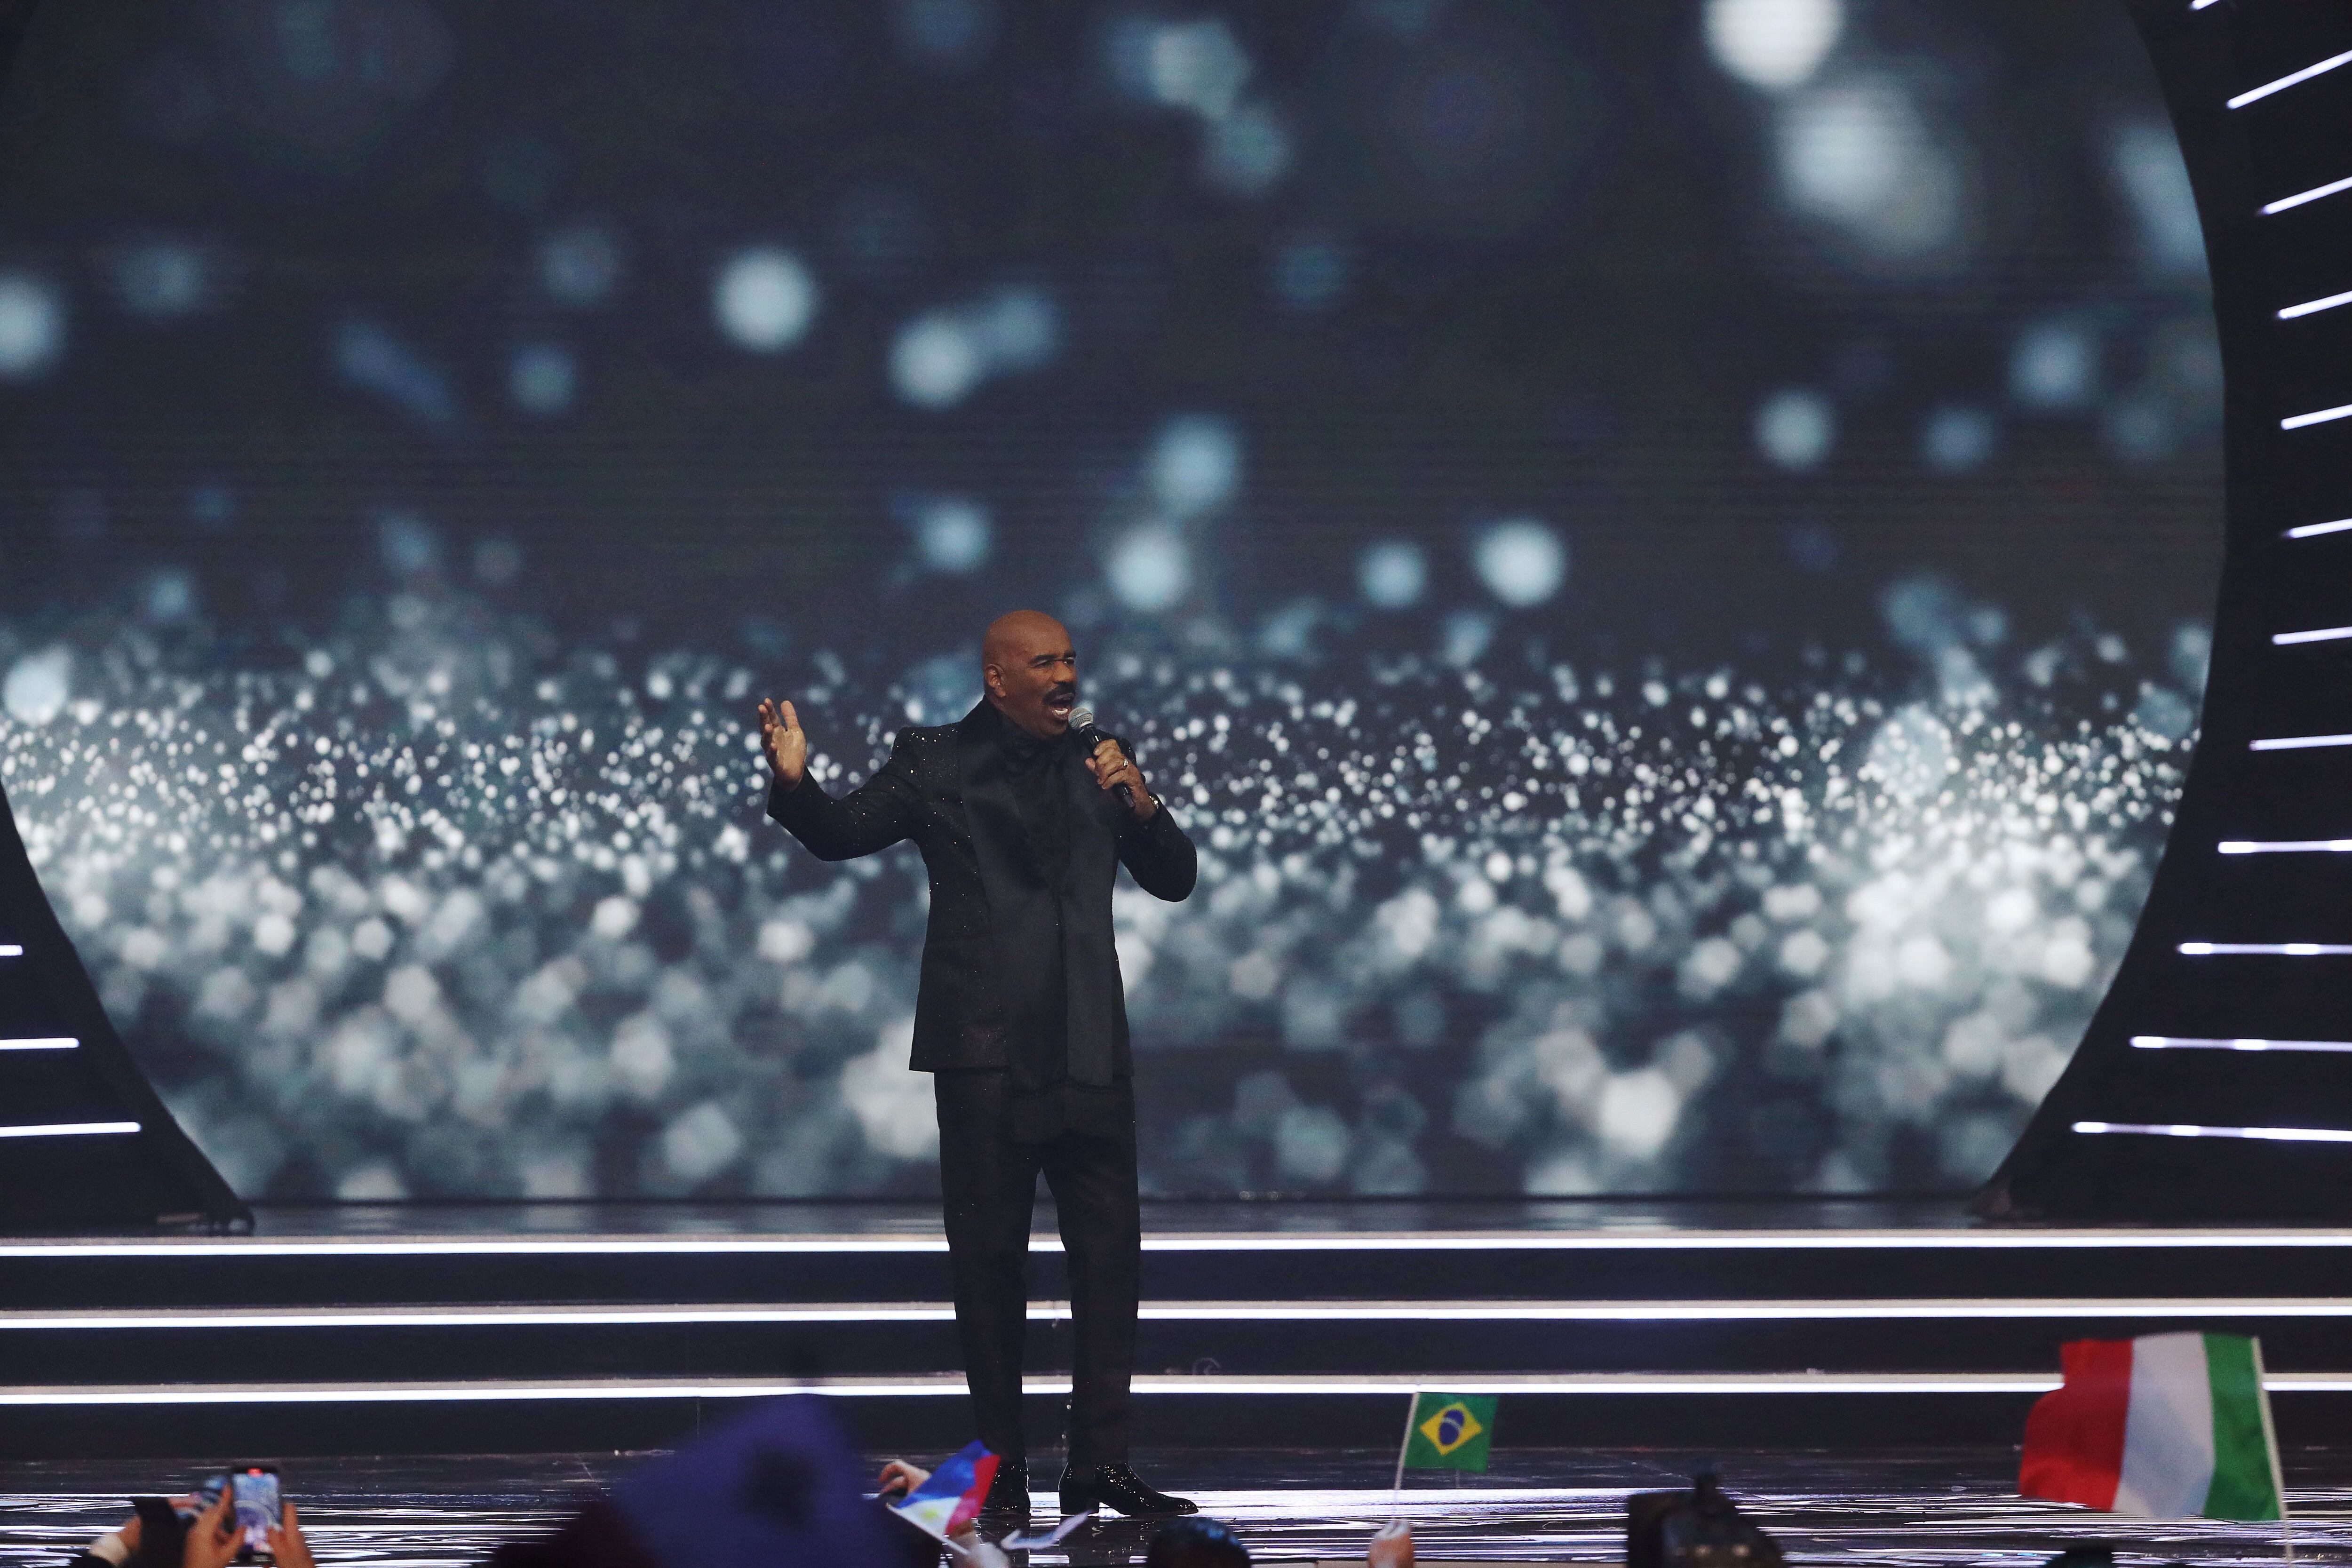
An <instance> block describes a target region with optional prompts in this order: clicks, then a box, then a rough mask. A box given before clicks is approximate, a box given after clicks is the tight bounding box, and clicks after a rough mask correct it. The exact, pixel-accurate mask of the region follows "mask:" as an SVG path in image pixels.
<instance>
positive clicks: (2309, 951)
mask: <svg viewBox="0 0 2352 1568" xmlns="http://www.w3.org/2000/svg"><path fill="white" fill-rule="evenodd" d="M2180 953H2181V956H2182V957H2184V958H2215V957H2221V958H2242V957H2249V956H2251V957H2256V958H2342V957H2344V956H2346V955H2347V954H2352V947H2347V946H2346V945H2344V944H2343V943H2341V942H2182V943H2181V944H2180Z"/></svg>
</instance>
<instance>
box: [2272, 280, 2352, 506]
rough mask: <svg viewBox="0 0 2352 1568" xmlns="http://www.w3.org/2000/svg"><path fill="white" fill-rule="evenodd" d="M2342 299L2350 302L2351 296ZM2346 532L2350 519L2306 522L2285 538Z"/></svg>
mask: <svg viewBox="0 0 2352 1568" xmlns="http://www.w3.org/2000/svg"><path fill="white" fill-rule="evenodd" d="M2344 298H2346V299H2347V300H2352V294H2347V295H2345V296H2344ZM2347 530H2352V517H2347V518H2339V519H2337V520H2336V521H2334V522H2306V523H2305V524H2304V525H2303V526H2302V527H2300V528H2290V529H2288V530H2287V531H2286V536H2287V537H2288V538H2289V539H2316V538H2318V537H2319V536H2320V535H2321V534H2323V533H2342V532H2344V531H2347Z"/></svg>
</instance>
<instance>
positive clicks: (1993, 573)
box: [0, 0, 2220, 1198]
mask: <svg viewBox="0 0 2352 1568" xmlns="http://www.w3.org/2000/svg"><path fill="white" fill-rule="evenodd" d="M0 121H5V124H0V509H5V510H0V516H5V532H0V678H5V690H0V698H5V702H0V707H4V708H5V717H0V778H4V779H5V784H6V788H7V793H8V796H9V798H10V799H11V800H12V801H13V802H14V804H15V806H16V811H17V812H18V813H19V814H20V817H21V823H22V827H23V832H24V836H25V838H26V842H27V844H28V845H29V846H30V847H31V849H32V853H33V855H34V857H35V858H36V860H37V865H38V867H39V868H40V871H41V874H42V876H43V878H44V879H45V882H46V885H47V888H48V889H49V891H50V894H51V896H52V898H53V899H54V900H55V902H56V903H57V905H58V909H59V910H60V911H61V913H62V914H63V916H64V918H65V920H66V922H67V924H68V929H69V930H70V931H72V932H73V933H74V935H75V937H76V938H77V940H78V941H79V942H80V943H81V945H82V948H83V951H84V952H85V953H86V954H87V956H88V958H89V963H90V966H91V968H92V970H93V972H94V973H96V974H97V975H98V977H99V978H100V984H101V986H102V989H103V991H104V994H105V998H106V1001H107V1005H108V1006H109V1007H110V1010H111V1012H112V1014H113V1016H115V1018H116V1019H117V1020H118V1021H119V1023H120V1025H121V1028H122V1030H123V1032H124V1034H125V1035H126V1036H127V1037H129V1038H130V1039H131V1041H132V1042H133V1044H134V1047H135V1049H136V1050H137V1052H138V1054H139V1056H140V1058H141V1059H142V1062H143V1063H144V1065H145V1066H146V1068H148V1070H149V1071H150V1072H151V1073H152V1076H153V1077H154V1079H156V1081H157V1083H158V1084H159V1085H160V1086H161V1087H162V1089H163V1092H164V1093H165V1095H166V1097H167V1099H168V1100H170V1102H171V1104H172V1105H173V1107H174V1109H175V1110H177V1111H178V1112H179V1113H180V1115H181V1116H182V1117H183V1118H184V1120H185V1121H186V1124H187V1125H188V1127H189V1128H190V1130H191V1131H193V1132H194V1135H195V1137H196V1138H197V1139H198V1140H199V1141H200V1142H201V1143H202V1144H203V1146H204V1147H205V1149H206V1150H207V1151H208V1152H210V1153H211V1154H212V1156H213V1157H214V1158H215V1160H216V1161H218V1162H219V1163H220V1165H221V1167H222V1169H223V1170H224V1171H225V1172H226V1173H228V1174H229V1176H230V1178H231V1180H232V1181H233V1182H234V1183H235V1184H236V1186H237V1188H238V1189H239V1191H240V1192H242V1193H244V1194H246V1195H247V1196H249V1197H257V1198H258V1197H268V1196H275V1197H296V1196H306V1195H338V1194H340V1195H341V1196H343V1197H347V1198H393V1197H400V1196H404V1195H410V1196H427V1195H450V1194H459V1195H499V1194H528V1195H531V1196H542V1197H549V1196H567V1195H579V1194H604V1195H629V1194H702V1195H707V1196H730V1195H739V1194H877V1193H915V1192H920V1191H924V1190H928V1189H929V1188H930V1187H931V1186H932V1185H933V1184H934V1183H935V1181H936V1176H935V1165H934V1154H933V1151H934V1145H935V1136H934V1132H933V1130H932V1126H931V1110H930V1101H929V1087H928V1080H926V1079H922V1078H919V1077H918V1076H916V1075H913V1074H911V1073H909V1072H908V1070H907V1067H906V1061H907V1051H908V1029H909V1018H910V1015H911V1012H912V1006H913V1000H914V984H915V973H916V959H917V952H918V948H919V940H920V933H921V930H922V921H923V914H924V898H925V894H924V889H923V879H922V872H921V867H920V864H919V860H918V859H917V858H916V857H915V855H914V853H913V851H912V850H911V849H900V850H897V851H894V852H891V853H888V854H885V855H881V856H878V857H876V858H872V859H869V860H866V861H864V862H862V863H857V864H853V865H848V866H844V867H839V868H828V867H824V866H820V865H818V864H816V863H815V862H814V861H813V860H811V859H810V858H808V857H806V856H805V855H803V854H802V853H801V852H800V851H799V850H798V849H797V848H796V847H794V846H793V845H792V844H791V843H790V842H789V841H788V840H787V839H786V838H785V837H784V836H783V835H782V832H781V831H780V830H778V829H775V828H773V827H772V826H768V825H766V824H764V823H763V821H762V819H761V809H760V808H761V790H762V787H763V782H764V768H763V765H762V764H761V762H760V759H759V757H758V754H757V751H756V746H755V743H754V741H753V739H752V736H751V712H752V707H753V704H754V702H755V701H756V700H758V699H759V698H760V697H761V696H762V695H773V696H778V697H790V698H792V699H793V700H796V701H797V702H798V703H799V704H800V708H801V711H802V713H803V715H804V716H805V720H806V722H807V726H808V728H809V730H810V731H811V734H812V736H813V739H814V745H815V747H816V749H817V750H818V751H819V752H821V753H822V756H823V761H822V763H821V774H822V776H823V777H824V779H825V780H826V782H827V783H828V784H831V785H833V786H834V787H835V788H836V789H838V788H841V787H844V786H845V785H847V784H850V783H852V782H854V781H855V780H856V779H858V778H860V777H862V776H863V775H864V774H865V773H867V772H868V771H869V770H870V769H872V768H873V767H874V766H875V765H876V763H877V760H878V759H879V758H880V757H881V756H882V755H883V754H884V753H885V752H886V750H887V746H888V744H889V742H890V739H891V736H892V733H893V731H896V730H897V729H898V728H899V727H900V726H903V725H908V724H912V723H938V722H941V721H949V720H951V719H953V718H955V717H956V716H957V715H959V714H960V713H961V712H962V711H963V710H964V709H965V708H966V706H967V705H968V704H969V703H971V701H972V700H973V699H974V697H975V695H976V692H977V687H978V681H977V676H976V672H975V668H974V666H975V660H976V653H977V639H978V633H979V629H980V627H981V626H982V625H983V624H984V623H985V621H986V620H987V619H988V618H989V617H990V616H992V615H994V614H995V613H997V612H999V611H1001V610H1003V609H1006V608H1010V607H1013V606H1016V605H1037V606H1040V607H1043V608H1045V609H1048V610H1051V611H1053V612H1055V613H1056V614H1058V615H1060V616H1062V617H1063V618H1064V619H1066V621H1067V622H1068V623H1069V625H1070V626H1071V627H1072V628H1073V629H1074V631H1075V633H1076V637H1077V639H1078V646H1079V648H1080V651H1081V655H1082V658H1083V659H1084V661H1085V670H1086V677H1085V678H1086V680H1087V696H1088V697H1089V698H1090V699H1091V700H1092V701H1093V702H1094V703H1095V704H1096V705H1097V707H1098V708H1099V709H1100V710H1102V712H1103V715H1104V717H1105V720H1106V721H1107V722H1108V723H1109V724H1110V725H1111V726H1112V727H1113V728H1115V729H1118V730H1120V731H1124V732H1125V733H1126V734H1128V735H1129V736H1130V737H1131V738H1132V739H1133V740H1134V741H1135V742H1136V743H1137V745H1138V747H1139V752H1140V754H1141V760H1142V762H1143V763H1144V765H1145V767H1146V769H1147V770H1148V771H1149V773H1150V776H1151V778H1152V779H1153V781H1154V783H1155V784H1156V785H1157V787H1158V788H1160V790H1161V791H1162V792H1164V793H1165V794H1166V795H1168V796H1169V797H1170V799H1171V801H1172V802H1174V803H1176V804H1177V805H1178V806H1179V808H1180V811H1181V816H1182V819H1183V820H1184V821H1185V822H1186V823H1187V824H1188V826H1189V827H1190V830H1191V831H1192V834H1193V836H1194V837H1196V839H1197V840H1198V841H1199V842H1200V844H1201V847H1202V882H1201V887H1200V890H1199V892H1198V893H1197V894H1196V895H1195V896H1194V897H1193V899H1192V901H1191V902H1189V903H1187V904H1185V905H1182V906H1181V907H1171V906H1167V905H1162V904H1159V903H1156V902H1154V901H1153V900H1150V899H1149V898H1147V897H1144V896H1142V895H1140V894H1138V893H1135V892H1134V891H1133V890H1132V889H1126V890H1123V891H1122V893H1121V895H1120V899H1119V902H1118V931H1119V941H1120V952H1121V957H1122V962H1123V963H1124V966H1125V970H1126V974H1127V981H1128V988H1129V999H1130V1006H1131V1009H1132V1013H1133V1016H1134V1021H1135V1034H1136V1043H1137V1047H1138V1059H1139V1076H1140V1083H1141V1091H1140V1100H1141V1106H1142V1120H1143V1170H1144V1180H1145V1184H1146V1186H1147V1190H1150V1191H1157V1192H1168V1193H1178V1192H1202V1193H1206V1192H1236V1191H1260V1192H1263V1191H1269V1190H1284V1191H1298V1192H1321V1193H1344V1192H1356V1193H1374V1194H1409V1193H1423V1192H1427V1193H1432V1194H1445V1193H1481V1194H1491V1193H1497V1192H1522V1191H1524V1192H1535V1193H1585V1192H1607V1191H1640V1190H1647V1191H1658V1190H1686V1191H1701V1190H1734V1189H1741V1190H1760V1191H1774V1192H1790V1191H1833V1190H1852V1189H1857V1188H1876V1189H1885V1188H1910V1189H1916V1188H1925V1187H1943V1188H1956V1187H1960V1186H1965V1185H1967V1184H1972V1183H1974V1182H1976V1181H1977V1180H1979V1179H1980V1178H1981V1177H1982V1176H1984V1175H1985V1174H1986V1173H1988V1172H1990V1170H1991V1168H1992V1167H1993V1165H1994V1164H1995V1163H1996V1162H1997V1161H1998V1160H1999V1158H2000V1155H2001V1154H2002V1152H2004V1151H2005V1150H2006V1148H2007V1147H2008V1145H2009V1143H2010V1142H2011V1138H2012V1136H2013V1135H2014V1134H2015V1132H2016V1131H2017V1130H2018V1128H2019V1127H2020V1126H2021V1124H2022V1121H2023V1120H2024V1117H2025V1115H2026V1113H2027V1111H2028V1110H2029V1109H2030V1108H2031V1107H2032V1105H2033V1104H2034V1103H2035V1101H2036V1100H2038V1099H2039V1097H2040V1096H2041V1095H2042V1092H2043V1090H2044V1089H2046V1088H2047V1087H2048V1086H2049V1085H2050V1083H2051V1082H2052V1081H2053V1079H2054V1078H2055V1077H2056V1075H2057V1073H2058V1071H2059V1069H2060V1068H2061V1067H2062V1066H2063V1063H2064V1062H2065V1060H2066V1058H2067V1056H2068V1054H2069V1052H2070V1051H2071V1050H2072V1048H2073V1047H2074V1042H2075V1039H2076V1037H2077V1036H2078V1034H2079V1032H2080V1030H2081V1029H2082V1027H2083V1026H2084V1022H2085V1020H2086V1019H2087V1018H2088V1017H2089V1016H2090V1013H2091V1010H2092V1007H2093V1005H2094V1004H2095V1000H2096V999H2097V997H2098V995H2099V994H2100V991H2101V987H2102V986H2103V985H2104V984H2105V981H2106V979H2107V976H2108V974H2109V973H2110V971H2111V969H2112V967H2113V965H2114V964H2115V963H2116V960H2117V958H2118V957H2119V956H2120V954H2121V953H2122V952H2123V949H2124V945H2125V942H2126V935H2127V932H2128V931H2129V929H2130V926H2131V922H2132V921H2133V918H2134V916H2135V914H2136V912H2137V909H2138V907H2139V903H2140V900H2141V899H2142V897H2143V893H2144V889H2145V887H2146V883H2147V876H2148V873H2149V868H2150V867H2151V864H2152V861H2153V858H2154V857H2155V855H2156V853H2157V851H2158V848H2159V847H2160V845H2161V843H2162V840H2163V837H2164V833H2165V829H2166V825H2167V823H2168V818H2169V810H2170V803H2171V801H2172V799H2173V796H2174V794H2175V792H2176V790H2177V788H2178V785H2179V779H2180V777H2181V773H2182V769H2183V766H2184V764H2185V761H2186V756H2187V751H2188V747H2189V744H2190V742H2191V740H2192V738H2193V735H2194V731H2195V726H2196V715H2197V705H2198V701H2199V695H2200V687H2201V684H2202V680H2203V670H2204V664H2205V653H2206V643H2207V634H2206V626H2207V618H2208V616H2209V606H2210V601H2211V597H2212V593H2213V574H2214V570H2215V566H2216V562H2217V559H2218V552H2219V528H2218V512H2219V506H2218V500H2219V488H2220V484H2219V456H2218V443H2217V437H2216V426H2217V422H2218V416H2219V410H2220V368H2219V363H2218V358H2217V353H2216V350H2215V345H2214V338H2213V330H2212V324H2211V318H2210V310H2209V305H2208V300H2207V294H2206V283H2205V275H2204V261H2203V255H2202V251H2201V247H2200V239H2199V231H2198V227H2197V223H2196V217H2195V214H2194V212H2193V210H2192V207H2191V204H2190V200H2189V187H2188V184H2187V180H2186V177H2185V175H2184V174H2183V172H2182V168H2181V164H2180V162H2179V153H2178V150H2177V147H2176V146H2175V144H2174V142H2173V140H2172V137H2171V134H2170V132H2169V131H2168V128H2167V126H2166V123H2165V121H2164V119H2163V114H2162V110H2161V106H2160V104H2159V102H2158V98H2157V95H2156V92H2155V89H2154V84H2153V81H2152V79H2151V77H2150V73H2149V71H2148V69H2147V64H2146V61H2145V60H2144V58H2142V56H2141V54H2140V52H2139V47H2138V44H2137V39H2136V37H2134V35H2133V34H2132V32H2131V30H2130V28H2129V26H2128V25H2127V23H2126V18H2125V16H2124V15H2123V13H2122V11H2121V9H2120V7H2110V6H2107V5H2096V4H2082V5H2053V4H2050V3H2049V0H2008V3H2000V4H1996V3H1992V0H1985V3H1980V4H1969V5H1951V4H1948V3H1945V0H1843V4H1841V3H1840V0H1706V3H1704V4H1702V3H1698V0H1674V3H1671V4H1668V3H1658V4H1652V3H1649V0H1643V3H1642V4H1639V5H1625V4H1609V5H1604V4H1597V3H1595V4H1568V3H1561V4H1533V3H1515V0H1346V3H1339V0H1332V3H1308V0H1295V3H1293V0H1286V3H1285V4H1283V5H1240V4H1233V3H1213V0H1198V3H1194V0H1187V3H1183V4H1168V5H1149V4H1124V3H1119V0H1100V3H1096V0H1089V3H1086V4H1069V5H1025V4H1016V3H1014V0H888V3H887V4H885V3H881V0H842V3H840V4H818V3H814V0H812V3H806V4H796V3H786V0H763V3H753V0H740V3H719V0H707V3H702V4H695V5H644V4H641V3H638V0H562V3H561V4H557V3H554V0H542V3H525V0H509V3H507V4H501V5H457V4H449V3H438V4H436V3H431V0H205V3H201V4H199V3H193V0H191V3H185V4H175V5H153V4H149V3H145V0H76V3H74V4H69V5H68V4H52V5H46V6H44V7H42V8H41V9H40V10H39V11H38V12H37V15H36V16H35V20H34V24H33V26H32V28H31V30H30V32H29V34H28V36H27V37H26V42H25V45H24V47H23V50H22V52H21V54H20V55H19V57H18V58H17V61H16V68H15V71H14V75H13V78H12V79H10V80H9V82H8V83H7V86H6V90H5V98H4V99H0Z"/></svg>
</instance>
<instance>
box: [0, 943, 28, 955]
mask: <svg viewBox="0 0 2352 1568" xmlns="http://www.w3.org/2000/svg"><path fill="white" fill-rule="evenodd" d="M24 956H25V950H24V949H23V948H21V947H18V946H17V945H16V943H15V942H0V958H22V957H24Z"/></svg>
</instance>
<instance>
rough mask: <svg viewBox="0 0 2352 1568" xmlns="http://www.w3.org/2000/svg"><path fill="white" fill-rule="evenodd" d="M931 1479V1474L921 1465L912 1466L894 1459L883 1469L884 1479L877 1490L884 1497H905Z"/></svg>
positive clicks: (904, 1461) (902, 1460)
mask: <svg viewBox="0 0 2352 1568" xmlns="http://www.w3.org/2000/svg"><path fill="white" fill-rule="evenodd" d="M929 1479H931V1472H930V1471H929V1470H927V1469H925V1468H922V1467H921V1466H920V1465H910V1464H908V1463H907V1461H906V1460H904V1459H893V1460H891V1461H890V1462H889V1463H888V1464H887V1465H885V1466H883V1467H882V1479H881V1480H880V1481H879V1482H878V1483H877V1486H876V1490H877V1493H878V1494H879V1495H880V1496H883V1497H886V1498H887V1497H903V1496H904V1495H906V1494H907V1493H908V1492H911V1491H913V1490H914V1489H916V1488H917V1487H919V1486H921V1485H922V1484H923V1483H924V1482H925V1481H928V1480H929Z"/></svg>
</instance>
